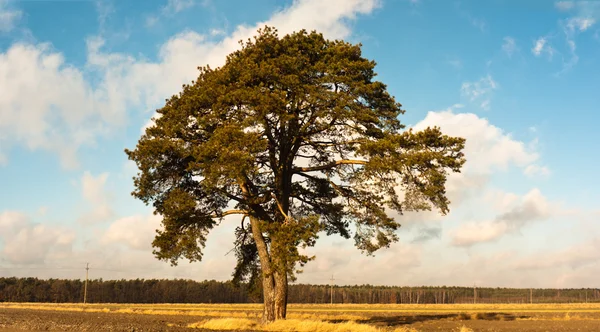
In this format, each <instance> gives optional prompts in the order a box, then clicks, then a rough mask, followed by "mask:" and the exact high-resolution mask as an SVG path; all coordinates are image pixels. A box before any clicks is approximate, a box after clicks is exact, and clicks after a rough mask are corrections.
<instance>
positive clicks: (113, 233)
mask: <svg viewBox="0 0 600 332" xmlns="http://www.w3.org/2000/svg"><path fill="white" fill-rule="evenodd" d="M160 221H161V217H160V216H157V215H154V214H151V215H148V216H142V215H136V216H130V217H125V218H121V219H117V220H116V221H114V222H113V223H112V224H110V226H109V227H108V229H107V230H106V232H105V233H104V236H103V237H102V241H101V242H102V243H104V244H111V243H119V244H122V245H125V246H126V247H128V248H129V249H135V250H146V251H150V249H151V247H152V246H151V244H152V240H154V236H155V235H156V230H157V229H158V228H160Z"/></svg>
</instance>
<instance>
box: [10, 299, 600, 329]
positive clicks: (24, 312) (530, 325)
mask: <svg viewBox="0 0 600 332" xmlns="http://www.w3.org/2000/svg"><path fill="white" fill-rule="evenodd" d="M259 315H260V305H252V304H241V305H229V304H215V305H208V304H193V305H189V304H151V305H139V304H87V305H82V304H34V303H28V304H23V303H21V304H17V303H0V331H2V332H8V331H11V332H16V331H32V330H34V331H36V330H37V331H40V330H43V331H128V332H132V331H188V332H194V331H210V330H212V329H217V330H227V329H228V330H238V331H256V330H263V331H301V332H305V331H306V332H309V331H317V330H318V331H327V332H329V331H331V332H335V331H340V332H341V331H360V332H374V331H394V332H401V331H407V332H409V331H410V332H417V331H420V332H429V331H436V332H439V331H456V332H459V331H462V332H470V331H475V332H477V331H490V332H491V331H498V332H501V331H539V332H541V331H600V304H562V305H559V304H527V305H524V304H520V305H516V304H501V305H487V304H480V305H474V304H470V305H342V304H340V305H333V306H331V305H301V304H292V305H290V306H289V314H288V317H289V320H288V321H286V322H282V323H280V324H278V325H275V324H272V325H267V326H263V325H260V324H258V323H257V318H258V316H259ZM194 327H195V328H194ZM207 327H210V328H211V329H207Z"/></svg>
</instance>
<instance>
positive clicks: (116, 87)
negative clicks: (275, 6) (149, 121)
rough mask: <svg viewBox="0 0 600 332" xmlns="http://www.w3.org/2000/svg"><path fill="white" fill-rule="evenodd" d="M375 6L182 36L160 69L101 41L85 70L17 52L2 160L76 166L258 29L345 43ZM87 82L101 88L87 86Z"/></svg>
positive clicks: (0, 118) (297, 7)
mask: <svg viewBox="0 0 600 332" xmlns="http://www.w3.org/2000/svg"><path fill="white" fill-rule="evenodd" d="M378 3H379V2H378V1H376V0H370V1H360V0H351V1H345V0H335V1H326V2H324V1H318V0H304V1H295V2H293V4H292V5H291V6H289V7H287V8H285V9H282V10H280V11H278V12H276V13H274V14H273V15H272V16H271V18H270V19H268V20H267V21H264V22H259V23H257V24H254V25H252V26H246V25H241V26H238V27H237V28H236V29H235V30H234V32H233V33H232V34H231V35H229V36H228V37H225V38H223V39H222V40H220V41H219V42H213V41H209V40H207V39H206V38H205V37H204V36H203V35H200V34H198V33H196V32H193V31H186V32H183V33H181V34H178V35H176V36H174V37H173V38H171V39H170V40H169V41H167V42H166V43H165V44H164V45H162V47H161V48H160V52H159V56H158V59H159V60H158V61H157V62H150V61H147V60H145V59H143V58H136V57H134V56H130V55H127V54H120V53H105V52H103V50H102V46H103V40H102V39H101V38H91V39H89V40H88V43H87V47H88V51H87V52H88V54H87V63H86V66H85V67H86V71H83V70H80V69H77V68H75V67H73V66H71V65H69V64H67V63H65V61H64V58H63V55H62V54H60V53H58V52H56V51H54V50H53V49H52V47H51V46H50V45H49V44H37V45H31V44H15V45H12V46H11V47H10V48H9V49H8V50H7V51H6V52H5V53H0V72H2V73H3V75H2V76H0V91H2V94H0V132H1V133H2V136H0V147H2V149H3V150H2V151H0V155H2V154H6V152H7V151H8V149H9V148H10V146H12V145H18V146H26V147H28V148H30V149H32V150H46V151H52V152H55V153H57V154H58V155H59V156H60V158H61V162H62V164H63V166H64V167H70V168H73V167H77V166H78V160H77V151H78V149H79V148H80V147H81V146H84V145H85V146H89V145H93V144H95V140H96V138H97V137H99V136H103V135H106V134H108V133H110V132H111V131H113V130H118V128H120V126H122V125H123V124H124V123H125V120H126V119H127V110H130V109H146V110H148V109H153V108H154V109H155V108H157V107H159V106H160V104H161V103H162V102H164V99H165V98H166V97H168V96H170V95H173V94H174V93H177V92H178V91H179V90H180V89H181V84H184V83H189V82H191V81H192V80H193V79H194V78H196V75H197V71H196V68H197V67H198V66H200V65H205V64H210V65H211V67H213V68H214V67H217V66H220V65H222V64H223V63H224V61H225V57H226V55H227V54H229V53H231V52H232V51H234V50H236V49H238V48H239V44H238V41H239V40H245V39H247V38H249V37H251V36H253V35H254V34H255V33H256V30H257V29H258V28H261V27H263V26H264V25H271V26H275V27H276V28H278V29H279V31H280V33H281V34H287V33H290V32H293V31H297V30H300V29H303V28H305V29H308V30H312V29H316V30H318V31H320V32H322V33H323V34H324V35H325V36H326V37H328V38H332V39H334V38H345V37H347V36H348V35H349V34H350V27H349V24H350V21H351V20H353V19H355V18H356V16H357V15H361V14H368V13H370V12H371V11H372V10H374V9H375V8H376V7H377V6H378ZM174 6H175V7H174V8H181V7H177V5H174ZM179 6H181V5H179ZM88 75H89V76H93V78H94V80H95V81H97V82H99V83H97V84H93V85H92V84H90V83H89V81H88ZM31 96H35V98H32V97H31ZM4 159H6V158H4Z"/></svg>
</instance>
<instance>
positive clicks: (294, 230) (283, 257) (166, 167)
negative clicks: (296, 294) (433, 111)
mask: <svg viewBox="0 0 600 332" xmlns="http://www.w3.org/2000/svg"><path fill="white" fill-rule="evenodd" d="M374 68H375V62H374V61H370V60H368V59H365V58H364V57H362V54H361V45H352V44H350V43H348V42H345V41H341V40H333V41H332V40H327V39H325V38H324V37H323V35H322V34H319V33H317V32H310V33H309V32H307V31H305V30H302V31H299V32H296V33H292V34H289V35H286V36H283V37H280V36H278V34H277V31H276V30H275V29H273V28H270V27H265V28H264V29H261V30H259V32H258V34H257V36H256V37H254V38H253V39H249V40H248V41H246V42H241V49H240V50H238V51H235V52H233V53H231V54H230V55H228V56H227V59H226V62H225V64H224V65H223V66H222V67H220V68H217V69H213V68H210V67H208V66H206V67H199V68H198V69H199V72H200V73H199V76H198V79H197V80H195V81H193V82H192V83H191V84H188V85H184V86H183V91H182V92H181V93H179V94H178V95H175V96H173V97H172V98H170V99H169V100H167V102H166V104H165V106H164V107H162V108H161V109H159V110H158V111H157V112H158V114H159V115H160V117H159V118H158V119H157V120H156V123H155V125H154V126H152V127H150V128H148V129H147V130H146V132H145V134H144V135H143V136H142V137H141V138H140V140H139V142H138V144H137V146H136V148H135V149H134V150H131V151H130V150H127V151H126V152H127V154H128V156H129V158H130V159H131V160H133V161H135V162H136V164H137V166H138V168H139V170H140V173H139V174H138V176H137V177H135V179H134V181H135V188H136V189H135V191H134V192H133V195H134V196H135V197H137V198H139V199H141V200H142V201H144V202H145V203H146V204H152V205H153V206H154V209H155V212H156V213H157V214H160V215H161V216H162V218H163V221H162V226H163V227H162V229H161V230H158V231H157V232H158V233H157V236H156V238H155V240H154V242H153V246H154V248H155V251H154V254H155V255H156V257H157V258H159V259H162V260H167V261H170V262H171V263H172V264H176V263H177V261H178V260H179V259H181V258H186V259H188V260H190V261H197V260H201V259H202V249H203V247H204V244H205V241H206V238H207V236H208V234H209V231H210V230H211V229H212V228H213V227H215V226H217V225H218V224H219V223H220V222H221V221H222V220H223V218H224V217H226V216H228V215H232V214H237V215H240V219H241V222H240V225H239V226H238V227H237V228H236V231H235V232H236V237H237V240H236V242H235V248H236V249H235V252H236V257H237V261H238V263H237V266H236V267H235V270H234V273H233V277H234V280H236V281H239V280H247V279H251V280H262V287H263V291H264V301H265V312H264V317H265V319H266V320H273V319H277V318H285V308H286V304H287V281H288V277H291V278H293V277H294V273H295V272H296V270H295V269H296V268H298V267H299V266H300V267H301V266H303V265H304V264H305V263H307V262H308V261H309V260H310V259H312V258H313V257H308V256H306V255H304V254H303V252H302V251H300V250H299V248H302V247H307V246H313V245H314V244H315V242H316V240H317V239H318V236H319V235H321V234H326V235H332V234H338V235H340V236H342V237H344V238H348V239H349V238H353V239H354V242H355V244H356V247H357V248H359V249H360V250H361V251H363V252H365V253H367V254H372V253H374V252H375V251H377V250H378V249H380V248H383V247H388V246H389V245H390V244H391V243H393V242H395V241H397V240H398V238H397V235H396V230H397V229H398V228H399V227H400V224H399V221H398V220H397V218H394V215H399V214H402V213H403V212H406V211H420V210H431V209H436V210H438V211H439V212H440V213H442V214H445V213H447V212H448V211H449V204H450V202H449V200H448V198H447V197H446V190H445V183H446V178H447V174H448V172H459V171H460V169H461V167H462V165H463V164H464V162H465V159H464V155H463V153H462V150H463V148H464V142H465V141H464V139H462V138H458V137H449V136H446V135H444V134H443V133H442V132H441V131H440V129H439V128H427V129H425V130H423V131H419V132H415V131H412V130H410V129H406V128H405V126H404V125H403V124H402V123H401V122H400V120H399V118H398V117H399V116H400V115H402V114H403V113H404V110H403V109H402V108H401V105H400V103H398V102H396V101H395V99H394V98H393V97H392V96H391V95H390V94H389V93H388V91H387V88H386V85H385V84H383V83H382V82H379V81H376V80H375V76H376V74H375V71H374Z"/></svg>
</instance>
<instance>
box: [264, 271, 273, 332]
mask: <svg viewBox="0 0 600 332" xmlns="http://www.w3.org/2000/svg"><path fill="white" fill-rule="evenodd" d="M274 281H275V280H274V278H273V276H272V275H271V276H266V275H265V272H264V268H263V298H264V300H263V316H262V321H263V323H268V322H273V321H275V319H277V316H276V312H275V303H276V292H275V284H274Z"/></svg>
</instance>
